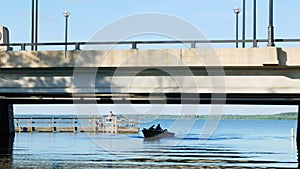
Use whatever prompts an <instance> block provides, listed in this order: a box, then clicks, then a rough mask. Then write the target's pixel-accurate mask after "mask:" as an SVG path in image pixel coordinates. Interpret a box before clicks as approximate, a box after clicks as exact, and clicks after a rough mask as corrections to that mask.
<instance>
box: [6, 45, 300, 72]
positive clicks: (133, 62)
mask: <svg viewBox="0 0 300 169" xmlns="http://www.w3.org/2000/svg"><path fill="white" fill-rule="evenodd" d="M299 53H300V48H283V49H282V48H275V47H266V48H223V49H222V48H217V49H198V48H196V49H191V48H190V49H149V50H139V49H130V50H107V51H79V50H77V51H76V50H74V51H67V53H66V57H65V52H64V51H11V52H0V67H2V68H9V67H23V68H24V67H75V66H77V67H119V66H125V67H134V66H264V65H283V66H295V65H300V59H298V55H299Z"/></svg>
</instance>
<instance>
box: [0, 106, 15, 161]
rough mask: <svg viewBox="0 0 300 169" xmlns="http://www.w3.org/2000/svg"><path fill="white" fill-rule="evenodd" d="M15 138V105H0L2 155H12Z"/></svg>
mask: <svg viewBox="0 0 300 169" xmlns="http://www.w3.org/2000/svg"><path fill="white" fill-rule="evenodd" d="M14 136H15V127H14V114H13V105H12V104H8V103H0V138H1V142H0V154H1V155H7V154H12V150H13V143H14Z"/></svg>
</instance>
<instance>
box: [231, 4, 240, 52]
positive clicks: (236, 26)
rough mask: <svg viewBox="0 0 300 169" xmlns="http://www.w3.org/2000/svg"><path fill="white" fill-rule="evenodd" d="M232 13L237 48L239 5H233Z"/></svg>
mask: <svg viewBox="0 0 300 169" xmlns="http://www.w3.org/2000/svg"><path fill="white" fill-rule="evenodd" d="M233 11H234V13H235V39H236V42H235V44H236V45H235V47H236V48H238V47H239V43H238V40H239V24H238V23H239V13H240V12H241V9H240V8H239V7H235V8H234V9H233Z"/></svg>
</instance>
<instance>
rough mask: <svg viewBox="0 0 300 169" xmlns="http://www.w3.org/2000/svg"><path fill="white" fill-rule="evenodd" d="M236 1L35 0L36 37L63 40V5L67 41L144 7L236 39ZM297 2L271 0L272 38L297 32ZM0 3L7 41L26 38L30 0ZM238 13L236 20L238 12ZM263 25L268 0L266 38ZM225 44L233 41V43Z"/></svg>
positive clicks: (263, 1)
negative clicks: (66, 11) (272, 6)
mask: <svg viewBox="0 0 300 169" xmlns="http://www.w3.org/2000/svg"><path fill="white" fill-rule="evenodd" d="M246 1H247V2H246V8H247V9H246V39H248V38H249V39H251V38H252V36H253V35H252V3H253V0H246ZM241 3H242V0H163V1H162V0H151V1H149V0H148V1H146V0H109V1H103V0H40V1H39V42H63V41H64V23H65V18H64V16H63V11H64V10H66V9H67V10H69V11H70V12H71V15H70V19H69V41H88V39H89V38H90V37H91V36H92V35H93V34H94V33H95V32H96V31H97V30H99V29H101V28H103V27H104V26H105V25H108V24H110V23H111V22H113V21H115V20H118V19H120V18H122V17H125V16H130V15H133V14H137V13H146V12H157V13H164V14H170V15H173V16H176V17H179V18H182V19H184V20H186V21H187V22H189V23H191V24H193V25H194V26H196V27H197V28H198V29H199V30H200V31H201V32H202V33H203V34H204V35H205V36H206V37H207V38H208V39H235V16H234V13H233V8H234V7H235V6H239V7H241ZM299 6H300V1H298V0H288V1H283V0H274V25H275V38H300V35H299V30H300V24H299V23H300V17H299V16H300V10H299V8H298V7H299ZM1 7H2V9H1V13H2V15H0V25H4V26H6V27H8V28H9V30H10V40H11V42H13V43H14V42H15V43H17V42H30V35H31V0H9V1H4V2H2V3H1ZM239 16H240V17H239V18H240V22H239V23H240V26H241V23H242V22H241V19H242V17H241V14H240V15H239ZM267 27H268V0H258V1H257V38H259V39H266V38H267ZM240 30H241V27H240ZM240 33H241V31H240ZM240 37H241V36H240ZM103 40H105V39H103ZM155 40H159V37H157V39H155ZM278 45H279V46H287V44H278ZM296 45H299V43H298V44H296ZM230 46H232V47H234V44H231V45H230ZM230 46H229V47H230ZM263 46H265V45H264V44H261V47H263ZM249 47H251V44H249Z"/></svg>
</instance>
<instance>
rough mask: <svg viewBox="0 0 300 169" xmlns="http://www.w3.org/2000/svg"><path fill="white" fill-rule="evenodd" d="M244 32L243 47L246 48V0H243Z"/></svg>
mask: <svg viewBox="0 0 300 169" xmlns="http://www.w3.org/2000/svg"><path fill="white" fill-rule="evenodd" d="M242 10H243V32H242V40H243V42H242V47H243V48H245V35H246V0H243V9H242Z"/></svg>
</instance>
